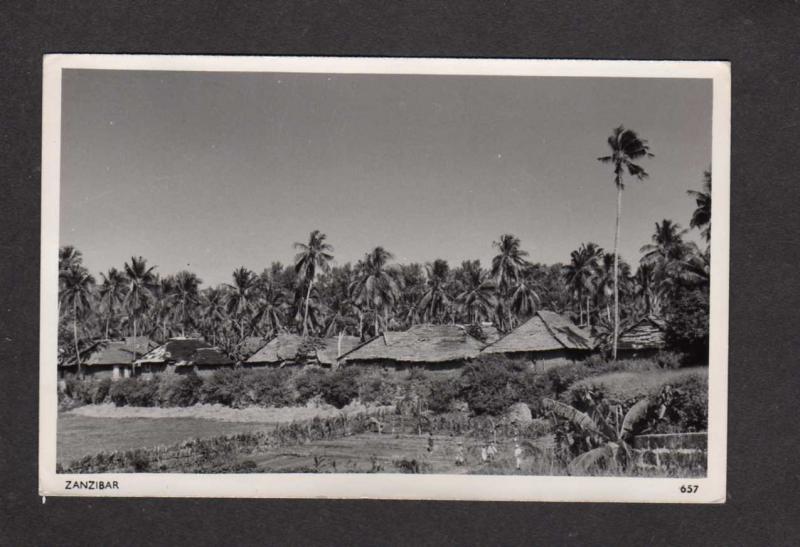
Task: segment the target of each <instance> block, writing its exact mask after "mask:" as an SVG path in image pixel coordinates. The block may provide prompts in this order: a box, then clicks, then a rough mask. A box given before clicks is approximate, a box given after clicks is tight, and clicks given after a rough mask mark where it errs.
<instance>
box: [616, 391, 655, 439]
mask: <svg viewBox="0 0 800 547" xmlns="http://www.w3.org/2000/svg"><path fill="white" fill-rule="evenodd" d="M649 409H650V399H648V398H647V397H645V398H644V399H641V400H640V401H638V402H637V403H636V404H634V405H633V406H632V407H631V408H630V410H628V413H627V414H625V418H624V419H623V420H622V429H621V430H620V438H621V439H623V440H627V439H629V438H630V437H631V436H632V435H633V429H634V428H635V427H636V426H637V425H638V424H639V422H641V421H642V420H644V419H645V418H646V417H647V411H648V410H649Z"/></svg>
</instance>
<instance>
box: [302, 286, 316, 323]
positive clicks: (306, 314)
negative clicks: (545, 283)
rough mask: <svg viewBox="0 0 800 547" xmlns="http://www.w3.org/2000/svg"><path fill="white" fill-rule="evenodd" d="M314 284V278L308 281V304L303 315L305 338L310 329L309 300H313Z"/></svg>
mask: <svg viewBox="0 0 800 547" xmlns="http://www.w3.org/2000/svg"><path fill="white" fill-rule="evenodd" d="M313 284H314V278H313V277H312V278H311V279H310V280H309V281H308V290H307V291H306V302H305V308H306V311H305V314H303V336H304V337H305V335H306V330H307V328H308V299H309V298H311V286H312V285H313Z"/></svg>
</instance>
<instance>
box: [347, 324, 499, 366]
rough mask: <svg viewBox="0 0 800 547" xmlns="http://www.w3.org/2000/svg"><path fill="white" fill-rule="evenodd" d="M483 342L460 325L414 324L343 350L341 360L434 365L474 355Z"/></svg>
mask: <svg viewBox="0 0 800 547" xmlns="http://www.w3.org/2000/svg"><path fill="white" fill-rule="evenodd" d="M484 345H485V344H484V343H483V342H481V341H480V340H478V339H477V338H475V337H473V336H471V335H469V334H468V333H467V332H466V330H465V329H464V327H461V326H459V325H428V324H424V325H414V326H412V327H411V328H409V329H408V330H406V331H402V332H396V331H387V332H384V333H383V334H382V335H380V336H378V337H376V338H373V339H372V340H370V341H368V342H365V343H364V344H362V345H360V346H359V347H357V348H355V349H354V350H353V351H351V352H350V353H346V354H344V355H343V356H342V357H341V358H340V359H339V361H340V362H346V363H347V364H352V363H369V362H374V363H384V364H401V365H416V364H420V365H424V364H434V365H435V364H443V363H453V362H461V361H464V360H467V359H473V358H475V357H477V356H478V355H479V354H480V352H481V348H483V346H484Z"/></svg>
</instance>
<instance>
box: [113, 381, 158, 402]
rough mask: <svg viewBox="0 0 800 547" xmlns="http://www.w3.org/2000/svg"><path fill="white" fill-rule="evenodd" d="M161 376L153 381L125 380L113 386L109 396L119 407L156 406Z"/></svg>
mask: <svg viewBox="0 0 800 547" xmlns="http://www.w3.org/2000/svg"><path fill="white" fill-rule="evenodd" d="M159 384H160V376H154V377H153V378H152V379H145V378H123V379H122V380H119V381H117V382H114V383H112V384H111V388H110V389H109V392H108V396H109V398H110V399H111V402H113V403H114V404H115V405H117V406H124V405H128V406H156V405H157V404H158V388H159Z"/></svg>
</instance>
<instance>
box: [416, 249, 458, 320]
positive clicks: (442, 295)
mask: <svg viewBox="0 0 800 547" xmlns="http://www.w3.org/2000/svg"><path fill="white" fill-rule="evenodd" d="M425 271H426V273H427V275H428V280H427V287H428V288H427V290H426V291H425V293H424V294H423V295H422V299H421V300H420V301H419V306H418V309H419V310H420V311H421V312H422V316H423V318H424V320H425V321H426V322H429V323H437V322H439V321H441V320H442V318H443V316H444V315H446V314H447V311H448V309H449V308H450V303H451V301H450V295H449V294H448V292H447V289H448V276H449V274H450V267H449V266H448V265H447V261H446V260H442V259H441V258H437V259H436V260H434V261H433V262H429V263H428V264H426V265H425Z"/></svg>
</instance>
